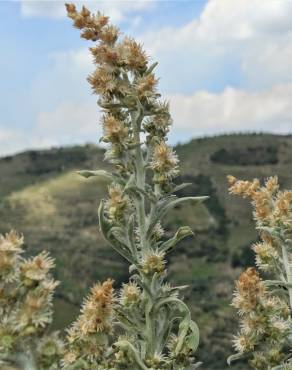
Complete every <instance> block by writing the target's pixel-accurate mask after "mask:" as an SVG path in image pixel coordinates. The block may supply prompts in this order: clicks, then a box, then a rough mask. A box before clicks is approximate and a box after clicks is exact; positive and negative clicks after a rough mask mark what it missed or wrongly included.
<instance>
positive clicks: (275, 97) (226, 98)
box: [169, 84, 292, 137]
mask: <svg viewBox="0 0 292 370" xmlns="http://www.w3.org/2000/svg"><path fill="white" fill-rule="evenodd" d="M169 100H170V107H171V113H172V115H173V118H174V130H175V131H176V132H178V133H181V134H186V137H192V136H201V135H205V134H208V135H210V134H218V133H226V132H239V131H257V132H259V131H269V132H274V133H278V134H279V133H283V134H286V133H289V132H290V133H291V128H292V110H291V101H292V84H287V85H278V86H274V87H273V88H271V89H268V90H264V91H260V92H249V91H246V90H242V89H235V88H232V87H227V88H226V89H225V90H224V91H222V92H221V93H218V94H215V93H210V92H208V91H198V92H196V93H194V94H192V95H182V94H177V95H172V96H169Z"/></svg>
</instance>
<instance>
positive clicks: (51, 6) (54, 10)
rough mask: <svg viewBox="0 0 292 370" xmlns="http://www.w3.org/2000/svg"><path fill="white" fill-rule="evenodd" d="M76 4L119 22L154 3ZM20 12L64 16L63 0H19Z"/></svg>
mask: <svg viewBox="0 0 292 370" xmlns="http://www.w3.org/2000/svg"><path fill="white" fill-rule="evenodd" d="M75 3H76V4H77V5H78V6H81V5H85V6H87V7H88V8H89V9H91V10H92V11H97V10H100V11H102V12H104V13H105V14H107V15H109V16H110V17H111V19H112V21H113V22H121V21H123V20H124V18H125V17H126V15H127V14H128V13H133V12H139V11H143V10H144V9H146V8H149V7H150V6H153V5H154V2H153V1H146V0H136V1H133V0H120V1H109V0H107V1H105V0H103V1H83V2H81V1H77V2H75ZM20 5H21V8H20V9H21V14H22V15H23V16H24V17H46V18H56V19H58V18H63V17H65V16H66V12H65V7H64V2H63V1H59V0H53V1H47V0H37V1H35V0H20Z"/></svg>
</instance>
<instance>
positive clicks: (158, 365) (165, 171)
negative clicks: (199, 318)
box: [64, 4, 205, 370]
mask: <svg viewBox="0 0 292 370" xmlns="http://www.w3.org/2000/svg"><path fill="white" fill-rule="evenodd" d="M66 7H67V12H68V16H69V17H70V18H71V19H72V20H73V24H74V26H75V27H77V28H79V29H80V30H81V37H83V38H85V39H86V40H91V41H93V42H96V44H95V46H94V47H91V48H90V52H91V54H92V56H93V62H94V64H95V65H96V69H95V71H94V72H93V73H92V74H91V75H90V76H89V78H88V81H89V83H90V85H91V87H92V89H93V92H94V93H95V94H97V95H99V100H98V104H99V106H100V107H101V108H102V110H103V116H102V119H101V123H102V128H103V137H102V139H101V140H102V141H103V142H105V143H106V145H107V150H106V154H105V159H106V160H107V161H109V162H110V163H111V164H112V165H113V168H114V170H113V172H107V171H102V170H96V171H87V170H86V171H80V174H81V175H83V176H84V177H86V178H87V177H90V176H100V177H103V178H105V179H106V180H110V182H111V184H110V186H109V188H108V198H107V199H106V200H102V201H101V204H100V206H99V211H98V216H99V227H100V230H101V232H102V234H103V236H104V237H105V239H106V240H107V241H108V242H109V244H110V245H111V246H112V247H113V248H114V249H115V250H116V251H117V252H118V253H119V254H120V255H121V256H122V257H124V258H125V259H126V260H127V261H128V262H129V264H130V269H129V270H130V273H131V276H130V280H129V282H128V283H127V284H124V285H123V286H122V287H121V289H120V290H119V291H118V292H117V294H116V298H115V299H113V301H112V302H111V306H110V307H111V312H110V315H109V318H110V324H111V325H110V326H108V325H107V324H108V322H107V321H106V325H105V321H104V319H105V318H106V317H107V316H106V317H104V316H102V315H100V312H99V308H98V309H97V308H96V305H99V302H100V301H99V299H98V300H97V301H95V302H93V296H92V295H90V297H89V298H88V300H87V301H86V302H85V305H84V307H83V309H82V312H81V316H80V318H79V319H78V320H77V322H76V323H75V324H74V325H73V327H72V328H71V329H70V331H69V336H68V346H67V348H68V351H67V352H66V355H65V358H64V366H65V367H66V368H68V369H73V368H74V369H87V368H90V369H98V370H101V369H102V370H106V369H111V370H113V369H115V370H120V369H121V370H122V369H124V370H127V369H128V370H133V369H142V370H147V369H149V370H150V369H151V370H154V369H164V370H172V369H179V370H182V369H189V370H193V369H195V368H197V366H198V364H197V363H195V359H194V353H195V351H196V349H197V347H198V344H199V331H198V327H197V325H196V324H195V322H194V321H193V320H192V319H191V315H190V310H189V308H188V307H187V305H186V304H185V303H184V302H183V301H182V300H181V299H180V297H179V292H180V290H181V289H182V288H181V287H171V286H170V285H168V284H166V283H165V278H166V276H167V270H166V266H167V264H166V255H167V253H168V252H170V251H171V250H173V249H174V248H175V246H176V245H177V243H178V242H179V241H180V240H182V239H183V238H185V237H187V236H190V235H192V231H191V230H190V228H189V227H180V228H179V229H178V230H177V232H176V233H175V235H173V236H172V237H171V238H169V239H167V237H166V234H167V233H165V232H164V229H163V226H162V224H161V223H162V220H163V219H164V217H165V215H166V214H167V212H168V211H169V210H170V209H172V208H173V207H175V206H176V205H178V204H181V203H182V202H186V201H188V202H193V203H194V204H196V203H199V202H201V201H203V200H204V199H205V197H185V198H178V197H177V196H176V195H174V194H173V193H175V192H176V191H177V190H178V189H182V188H183V187H184V186H186V184H181V185H176V184H174V182H173V179H174V178H175V177H176V176H177V175H178V164H179V161H178V158H177V155H176V154H175V152H174V151H173V149H172V148H171V147H170V146H169V145H167V134H168V131H169V127H170V125H171V116H170V113H169V105H168V103H166V102H164V101H162V100H161V98H160V94H159V93H158V79H157V78H156V76H155V74H154V69H155V67H156V65H157V63H154V64H152V65H150V64H149V58H148V56H147V54H146V53H145V51H144V50H143V48H142V46H141V45H140V44H138V43H137V42H136V41H135V40H133V39H131V38H129V37H123V38H121V37H120V33H119V30H118V29H117V28H116V27H114V26H112V25H110V24H109V19H108V18H107V17H105V16H104V15H102V14H100V13H99V12H98V13H96V14H93V13H91V12H90V11H89V10H88V9H86V8H85V7H82V9H81V10H80V11H78V10H77V9H76V7H75V5H73V4H67V5H66ZM100 287H101V288H102V289H105V288H104V285H101V286H100ZM92 307H94V308H95V310H94V312H92V311H91V308H92ZM98 307H99V306H98ZM104 307H105V308H106V307H107V304H105V305H104ZM91 315H92V316H91ZM88 326H89V327H90V331H89V332H88ZM84 329H86V330H85V332H84Z"/></svg>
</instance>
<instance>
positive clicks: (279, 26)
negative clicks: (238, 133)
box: [140, 0, 292, 91]
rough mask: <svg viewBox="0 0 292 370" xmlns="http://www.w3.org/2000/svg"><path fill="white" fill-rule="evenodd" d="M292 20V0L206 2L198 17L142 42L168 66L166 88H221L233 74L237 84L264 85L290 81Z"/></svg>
mask: <svg viewBox="0 0 292 370" xmlns="http://www.w3.org/2000/svg"><path fill="white" fill-rule="evenodd" d="M291 19H292V1H291V0H265V1H262V0H253V1H249V0H236V1H234V0H209V2H208V3H207V4H206V6H205V8H204V9H203V11H202V13H201V15H200V17H199V18H198V19H194V20H192V21H191V22H189V23H187V24H185V25H183V26H181V27H165V28H162V29H160V30H155V32H152V31H150V32H148V33H146V34H144V35H141V36H140V40H142V41H144V43H145V45H146V47H147V50H148V51H149V52H150V54H152V55H154V56H155V59H157V60H159V61H160V63H161V64H163V65H165V66H167V68H166V69H165V70H164V71H162V73H163V77H164V79H167V83H165V86H166V88H167V87H168V86H171V88H172V90H174V89H175V88H177V89H178V91H182V89H184V88H185V86H187V90H188V91H191V90H192V91H195V90H196V89H201V88H209V86H212V83H213V86H215V88H217V89H218V88H219V89H220V88H222V87H223V84H224V83H226V80H227V84H228V83H229V84H233V83H234V81H233V79H234V73H235V74H236V76H237V80H236V82H235V83H238V80H239V81H240V83H241V84H242V85H243V86H245V87H247V88H251V89H257V88H267V87H272V85H273V84H278V83H284V82H292V58H291V53H292V47H291V45H292V22H291ZM171 69H172V70H175V71H174V73H171ZM233 69H234V70H235V71H233ZM164 72H165V73H164ZM220 77H221V79H220Z"/></svg>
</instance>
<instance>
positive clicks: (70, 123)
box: [36, 101, 100, 142]
mask: <svg viewBox="0 0 292 370" xmlns="http://www.w3.org/2000/svg"><path fill="white" fill-rule="evenodd" d="M99 118H100V112H99V110H98V108H97V106H96V104H93V103H92V102H84V103H80V102H71V101H64V102H61V103H60V104H59V105H58V106H57V107H56V108H55V109H53V110H51V111H46V112H40V113H39V115H38V117H37V125H36V129H37V130H38V131H39V132H44V133H45V135H48V136H49V137H50V136H52V137H54V138H58V137H60V138H63V137H67V139H68V137H69V138H71V139H72V140H73V142H76V141H78V140H79V141H83V140H84V139H87V140H88V141H89V139H90V138H95V137H98V136H100V132H98V131H100V130H99V125H98V122H99ZM94 141H96V140H94Z"/></svg>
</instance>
